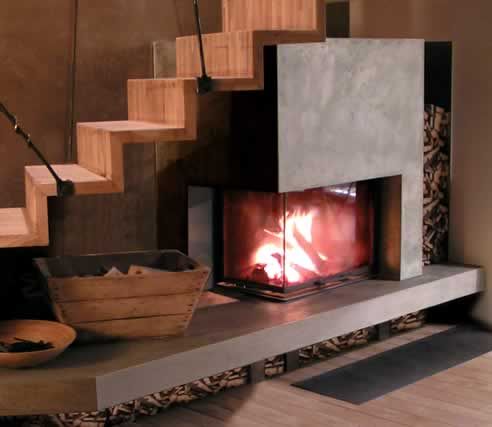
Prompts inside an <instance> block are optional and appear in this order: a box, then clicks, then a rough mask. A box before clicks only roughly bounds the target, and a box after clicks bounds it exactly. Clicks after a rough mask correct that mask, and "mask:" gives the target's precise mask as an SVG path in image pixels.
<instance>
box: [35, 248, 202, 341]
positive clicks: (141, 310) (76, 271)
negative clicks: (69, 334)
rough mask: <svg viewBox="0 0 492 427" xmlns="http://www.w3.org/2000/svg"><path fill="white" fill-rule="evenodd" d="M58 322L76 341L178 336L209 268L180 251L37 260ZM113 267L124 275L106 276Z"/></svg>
mask: <svg viewBox="0 0 492 427" xmlns="http://www.w3.org/2000/svg"><path fill="white" fill-rule="evenodd" d="M35 263H36V265H37V267H38V268H39V270H40V272H41V274H42V276H43V277H44V280H45V283H46V287H47V290H48V293H49V297H50V300H51V304H52V307H53V310H54V313H55V315H56V317H57V319H58V320H59V321H60V322H62V323H65V324H68V325H70V326H72V327H74V328H75V329H76V330H77V332H78V336H79V341H83V342H93V341H101V340H115V339H120V340H121V339H123V340H129V339H139V338H151V337H169V336H179V335H182V334H183V333H184V332H185V331H186V329H187V327H188V325H189V323H190V321H191V318H192V317H193V313H194V311H195V309H196V307H197V304H198V301H199V299H200V296H201V294H202V292H203V289H204V287H205V284H206V283H207V281H208V278H209V276H210V269H209V268H208V267H206V266H204V265H201V264H199V263H198V262H196V261H194V260H192V259H191V258H189V257H187V256H186V255H184V254H182V253H181V252H178V251H153V252H135V253H123V254H108V255H88V256H76V257H58V258H39V259H36V260H35ZM113 267H115V268H116V269H118V271H119V272H121V273H123V274H121V275H120V274H119V273H118V274H116V275H112V274H110V275H105V274H107V272H108V271H110V270H111V269H113Z"/></svg>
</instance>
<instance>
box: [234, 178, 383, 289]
mask: <svg viewBox="0 0 492 427" xmlns="http://www.w3.org/2000/svg"><path fill="white" fill-rule="evenodd" d="M373 216H374V215H373V208H372V200H371V192H370V190H369V185H368V183H354V184H349V185H343V186H336V187H327V188H322V189H316V190H310V191H305V192H298V193H288V194H274V193H254V192H236V191H228V192H225V194H224V277H225V279H226V280H227V281H232V282H235V283H240V284H242V285H248V284H249V285H253V286H254V285H260V286H261V285H266V286H267V287H275V288H277V289H278V288H281V289H283V290H285V291H289V290H292V289H294V288H297V287H298V286H302V285H309V284H311V285H312V284H316V285H324V284H325V283H326V282H327V281H329V278H333V277H336V276H340V275H343V274H346V273H350V272H353V271H354V270H357V269H358V268H360V267H363V266H368V265H369V264H371V262H372V253H373V245H372V234H373V227H372V223H373Z"/></svg>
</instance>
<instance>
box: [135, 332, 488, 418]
mask: <svg viewBox="0 0 492 427" xmlns="http://www.w3.org/2000/svg"><path fill="white" fill-rule="evenodd" d="M447 328H448V327H447V326H440V325H429V326H426V327H424V328H422V329H419V330H417V331H413V332H410V333H407V334H404V335H400V336H397V337H394V338H391V339H389V340H387V341H384V342H380V343H375V344H372V345H370V346H368V347H365V348H362V349H360V350H357V351H354V352H350V353H347V354H344V355H342V356H339V357H337V358H334V359H331V360H328V361H324V362H320V363H317V364H315V365H311V366H309V367H306V368H304V369H300V370H297V371H294V372H292V373H289V374H286V375H284V376H282V377H278V378H276V379H274V380H270V381H265V382H263V383H260V384H258V385H252V386H244V387H241V388H238V389H234V390H230V391H227V392H224V393H222V394H219V395H217V396H214V397H210V398H208V399H205V400H202V401H199V402H195V403H192V404H190V405H189V406H182V407H176V408H173V409H170V410H168V411H167V412H165V413H163V414H161V415H159V416H157V417H153V418H147V419H143V418H142V419H139V420H138V421H137V424H129V425H127V426H126V427H131V426H133V427H144V426H147V427H165V426H172V427H225V426H227V427H250V426H251V427H281V426H282V427H285V426H292V427H298V426H299V427H303V426H306V427H315V426H323V427H339V426H340V427H341V426H344V427H345V426H352V427H373V426H374V427H391V426H412V427H417V426H418V427H431V426H432V427H440V426H456V427H474V426H476V427H485V426H492V353H489V354H486V355H484V356H482V357H479V358H477V359H474V360H471V361H469V362H467V363H464V364H463V365H460V366H457V367H455V368H452V369H450V370H448V371H444V372H442V373H440V374H437V375H435V376H433V377H429V378H426V379H424V380H422V381H420V382H418V383H415V384H413V385H410V386H408V387H405V388H403V389H400V390H398V391H396V392H393V393H391V394H388V395H386V396H383V397H381V398H379V399H376V400H373V401H371V402H368V403H366V404H363V405H361V406H355V405H352V404H349V403H345V402H342V401H338V400H335V399H331V398H328V397H324V396H320V395H317V394H313V393H310V392H307V391H304V390H301V389H298V388H295V387H292V386H291V385H290V384H291V383H293V382H295V381H299V380H302V379H306V378H310V377H312V376H314V375H317V374H320V373H323V372H326V371H329V370H331V369H335V368H337V367H340V366H343V365H345V364H347V363H352V362H354V361H356V360H361V359H364V358H366V357H369V356H372V355H374V354H377V353H380V352H382V351H385V350H388V349H390V348H394V347H397V346H400V345H403V344H406V343H408V342H411V341H413V340H416V339H419V338H423V337H425V336H428V335H432V334H434V333H437V332H440V331H442V330H445V329H447ZM361 387H364V384H361Z"/></svg>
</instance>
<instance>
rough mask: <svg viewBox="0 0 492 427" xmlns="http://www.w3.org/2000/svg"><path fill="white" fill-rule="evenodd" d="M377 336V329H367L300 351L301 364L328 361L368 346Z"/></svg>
mask: <svg viewBox="0 0 492 427" xmlns="http://www.w3.org/2000/svg"><path fill="white" fill-rule="evenodd" d="M376 336H377V334H376V328H374V327H371V328H365V329H360V330H359V331H355V332H352V333H350V334H347V335H342V336H340V337H337V338H332V339H330V340H327V341H323V342H320V343H318V344H314V345H310V346H308V347H305V348H303V349H301V350H299V359H300V363H301V364H307V363H310V362H313V361H315V360H323V359H328V358H330V357H334V356H336V355H338V354H340V353H342V352H344V351H347V350H350V349H352V348H355V347H360V346H363V345H366V344H368V343H369V342H370V341H371V340H373V339H375V338H376Z"/></svg>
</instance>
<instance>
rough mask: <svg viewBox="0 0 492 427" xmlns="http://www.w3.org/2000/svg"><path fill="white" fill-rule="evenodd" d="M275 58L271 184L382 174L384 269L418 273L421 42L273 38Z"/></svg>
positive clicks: (289, 186) (285, 186)
mask: <svg viewBox="0 0 492 427" xmlns="http://www.w3.org/2000/svg"><path fill="white" fill-rule="evenodd" d="M277 64H278V123H279V125H278V161H279V167H278V188H279V191H280V192H287V191H296V190H304V189H308V188H316V187H322V186H326V185H334V184H340V183H346V182H354V181H362V180H367V179H373V178H388V179H386V180H384V181H383V188H382V203H383V205H384V207H383V209H381V210H382V212H383V214H384V215H388V217H387V218H385V219H384V221H383V222H382V224H383V228H384V229H383V230H382V235H381V236H380V238H382V239H383V240H384V243H383V246H384V248H383V250H382V252H383V253H382V254H381V255H382V258H383V264H384V265H383V266H382V267H383V270H386V272H387V273H389V274H391V275H392V276H393V277H395V278H398V279H400V280H404V279H409V278H412V277H415V276H418V275H420V274H422V238H421V236H422V211H423V208H422V206H423V149H422V147H423V132H422V129H423V120H424V117H423V113H422V110H423V105H424V83H425V82H424V42H423V41H419V40H354V39H341V40H340V39H338V40H337V39H332V40H327V41H326V43H323V44H321V43H318V44H308V45H290V46H279V47H278V48H277ZM390 177H394V178H390ZM400 178H401V179H400Z"/></svg>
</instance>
